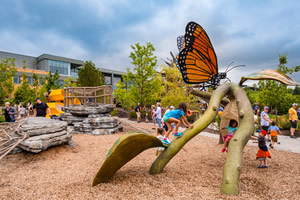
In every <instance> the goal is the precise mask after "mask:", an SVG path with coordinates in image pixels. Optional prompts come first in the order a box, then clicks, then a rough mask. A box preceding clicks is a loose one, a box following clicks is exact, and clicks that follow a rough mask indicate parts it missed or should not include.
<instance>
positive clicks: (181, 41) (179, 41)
mask: <svg viewBox="0 0 300 200" xmlns="http://www.w3.org/2000/svg"><path fill="white" fill-rule="evenodd" d="M183 44H184V36H183V35H180V36H178V37H177V48H178V50H179V52H180V51H181V50H182V49H183Z"/></svg>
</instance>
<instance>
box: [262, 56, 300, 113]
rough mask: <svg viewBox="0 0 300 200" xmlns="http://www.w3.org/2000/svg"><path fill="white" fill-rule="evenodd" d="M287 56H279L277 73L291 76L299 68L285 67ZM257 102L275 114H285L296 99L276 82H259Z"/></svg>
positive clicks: (282, 85)
mask: <svg viewBox="0 0 300 200" xmlns="http://www.w3.org/2000/svg"><path fill="white" fill-rule="evenodd" d="M286 64H287V56H286V55H279V65H278V67H277V71H279V72H282V73H284V74H292V73H294V72H298V71H299V70H300V66H296V67H290V68H289V67H287V66H286ZM258 85H259V90H260V93H259V102H260V103H261V104H263V105H269V106H270V107H271V109H274V110H275V113H276V115H277V113H278V112H279V113H286V112H287V110H288V109H289V107H291V105H292V103H293V102H295V100H296V97H295V96H293V95H292V92H293V91H292V89H290V88H288V87H287V86H286V85H284V84H282V83H278V82H276V81H259V83H258Z"/></svg>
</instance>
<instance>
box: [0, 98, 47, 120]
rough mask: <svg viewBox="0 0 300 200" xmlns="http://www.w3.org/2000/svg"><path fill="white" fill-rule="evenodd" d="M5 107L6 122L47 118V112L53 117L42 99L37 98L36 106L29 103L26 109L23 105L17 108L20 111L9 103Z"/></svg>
mask: <svg viewBox="0 0 300 200" xmlns="http://www.w3.org/2000/svg"><path fill="white" fill-rule="evenodd" d="M4 105H5V107H4V112H3V113H2V115H4V116H5V121H6V122H15V121H16V120H17V118H18V117H19V118H25V117H27V116H28V117H33V116H36V117H46V115H47V112H48V114H49V115H51V112H50V108H49V107H48V105H47V104H46V103H45V102H42V101H41V99H40V98H36V103H35V104H32V102H29V103H28V105H27V106H26V108H25V107H24V106H23V105H19V106H16V107H18V110H17V109H16V108H14V107H12V106H11V105H10V103H9V102H6V103H5V104H4Z"/></svg>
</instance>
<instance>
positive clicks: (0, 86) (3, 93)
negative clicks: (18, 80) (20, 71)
mask: <svg viewBox="0 0 300 200" xmlns="http://www.w3.org/2000/svg"><path fill="white" fill-rule="evenodd" d="M16 71H17V70H16V65H15V59H11V58H6V59H5V60H1V62H0V102H3V101H4V99H5V98H8V97H10V96H11V94H12V92H13V90H14V82H13V77H14V76H15V74H16Z"/></svg>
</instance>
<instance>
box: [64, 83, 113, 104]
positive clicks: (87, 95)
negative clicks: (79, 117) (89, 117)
mask: <svg viewBox="0 0 300 200" xmlns="http://www.w3.org/2000/svg"><path fill="white" fill-rule="evenodd" d="M112 91H113V90H112V86H111V85H102V86H99V87H69V88H65V89H64V91H63V94H64V95H63V96H64V106H66V107H69V106H73V105H75V104H76V99H77V100H79V101H80V102H81V104H82V105H84V106H87V105H88V104H89V105H94V106H96V105H97V104H98V103H101V104H112V102H113V100H112Z"/></svg>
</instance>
